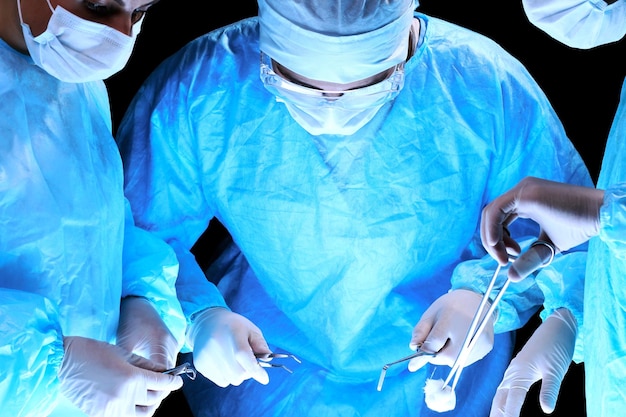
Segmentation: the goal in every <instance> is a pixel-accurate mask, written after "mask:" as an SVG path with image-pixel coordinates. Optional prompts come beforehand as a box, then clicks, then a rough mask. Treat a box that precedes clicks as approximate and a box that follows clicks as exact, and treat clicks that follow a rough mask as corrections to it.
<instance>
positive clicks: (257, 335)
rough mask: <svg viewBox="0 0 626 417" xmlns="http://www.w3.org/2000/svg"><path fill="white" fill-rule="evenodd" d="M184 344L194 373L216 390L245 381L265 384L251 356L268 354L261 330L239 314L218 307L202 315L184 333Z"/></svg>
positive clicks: (261, 369)
mask: <svg viewBox="0 0 626 417" xmlns="http://www.w3.org/2000/svg"><path fill="white" fill-rule="evenodd" d="M187 343H188V344H189V346H190V347H191V348H192V350H193V362H194V366H195V368H196V370H197V371H198V372H200V373H201V374H202V375H204V376H205V377H206V378H208V379H210V380H211V381H213V382H214V383H215V384H216V385H218V386H220V387H227V386H228V385H231V384H232V385H235V386H237V385H240V384H241V383H242V382H243V381H245V380H247V379H249V378H254V379H255V380H257V381H258V382H260V383H261V384H264V385H265V384H267V383H268V382H269V376H268V375H267V372H266V371H265V369H263V368H261V366H260V365H259V364H258V362H257V359H256V358H255V356H254V354H255V353H271V350H270V349H269V347H268V346H267V342H266V341H265V338H264V337H263V334H262V333H261V330H259V328H258V327H256V326H255V325H254V324H252V322H251V321H250V320H248V319H247V318H245V317H243V316H241V315H239V314H236V313H233V312H232V311H229V310H227V309H225V308H219V307H216V308H209V309H207V310H204V311H202V312H201V313H199V314H198V315H197V316H196V317H195V318H194V319H193V322H192V324H191V326H190V328H189V329H188V330H187Z"/></svg>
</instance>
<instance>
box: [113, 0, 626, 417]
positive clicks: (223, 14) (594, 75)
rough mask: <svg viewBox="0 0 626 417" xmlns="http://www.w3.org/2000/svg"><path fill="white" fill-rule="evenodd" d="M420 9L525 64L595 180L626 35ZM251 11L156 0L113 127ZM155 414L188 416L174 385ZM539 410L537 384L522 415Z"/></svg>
mask: <svg viewBox="0 0 626 417" xmlns="http://www.w3.org/2000/svg"><path fill="white" fill-rule="evenodd" d="M218 10H219V11H218ZM418 10H419V11H421V12H423V13H425V14H427V15H431V16H436V17H440V18H442V19H445V20H448V21H450V22H453V23H457V24H459V25H461V26H464V27H467V28H470V29H473V30H475V31H476V32H479V33H482V34H483V35H486V36H488V37H490V38H492V39H494V40H495V41H497V42H498V43H499V44H500V45H501V46H502V47H504V49H506V50H507V51H508V52H510V53H511V54H512V55H513V56H515V57H516V58H518V59H519V60H520V61H521V62H522V63H524V65H525V66H526V67H527V68H528V70H529V71H530V73H531V74H532V75H533V77H534V78H535V79H536V81H537V82H538V83H539V85H540V86H541V87H542V88H543V90H544V91H545V92H546V94H547V96H548V98H549V99H550V101H551V102H552V105H553V106H554V108H555V110H556V112H557V114H558V115H559V116H560V118H561V120H562V122H563V125H564V126H565V130H566V131H567V133H568V135H569V137H570V139H571V140H572V142H573V143H574V145H575V146H576V148H577V149H578V151H579V152H580V153H581V155H582V157H583V159H584V160H585V163H586V164H587V166H588V167H589V171H590V172H591V175H592V177H593V178H594V180H595V179H596V178H597V175H598V173H599V169H600V164H601V160H602V156H603V151H604V145H605V142H606V138H607V136H608V132H609V129H610V126H611V122H612V120H613V116H614V114H615V110H616V108H617V104H618V101H619V94H620V89H621V85H622V82H623V80H624V77H625V76H626V63H625V61H626V60H624V59H622V58H623V57H624V56H626V41H620V42H617V43H614V44H610V45H606V46H602V47H597V48H594V49H592V50H576V49H571V48H568V47H566V46H564V45H563V44H560V43H559V42H557V41H555V40H553V39H552V38H550V37H549V36H548V35H546V34H545V33H543V32H541V31H540V30H538V29H537V28H535V27H534V26H532V25H531V24H530V23H529V22H528V20H527V18H526V16H525V14H524V12H523V9H522V6H521V3H520V2H519V1H513V0H490V1H473V2H472V1H459V0H456V1H449V0H422V1H421V2H420V7H419V9H418ZM256 14H257V6H256V1H255V0H243V1H237V2H233V3H232V4H225V3H221V4H219V5H218V6H216V7H215V8H212V7H211V5H208V4H206V3H205V2H202V1H193V0H177V1H175V0H161V2H160V3H158V4H157V5H155V6H153V8H152V9H151V10H150V12H149V13H148V15H147V16H146V19H145V22H144V25H143V29H142V33H141V34H140V36H139V38H138V41H137V45H136V47H135V52H134V54H133V57H132V58H131V61H130V62H129V64H128V66H127V67H126V68H125V69H124V70H123V71H122V72H120V73H119V74H117V75H115V76H113V77H112V78H110V79H109V80H107V82H106V83H107V86H108V88H109V92H110V97H111V106H112V112H113V125H114V130H115V129H116V127H117V125H118V124H119V121H120V119H121V117H122V115H123V113H124V111H125V109H126V107H127V106H128V104H129V102H130V100H131V99H132V97H133V95H134V94H135V92H136V91H137V89H138V88H139V86H140V85H141V83H142V82H143V80H144V79H145V78H146V77H147V76H148V75H149V74H150V72H151V71H152V70H153V69H154V68H155V67H156V66H157V65H158V64H159V63H160V62H161V61H162V60H163V59H165V58H167V57H168V56H169V55H171V54H172V53H174V52H175V51H176V50H178V49H179V48H180V47H182V46H183V45H184V44H186V43H187V42H188V41H190V40H192V39H194V38H196V37H197V36H200V35H201V34H203V33H206V32H208V31H211V30H213V29H216V28H218V27H221V26H224V25H226V24H229V23H232V22H234V21H237V20H239V19H242V18H246V17H250V16H254V15H256ZM208 244H209V245H211V242H208ZM209 247H210V246H209ZM196 249H198V248H196ZM196 253H197V254H199V253H200V251H197V252H196ZM537 323H538V319H537V318H536V317H535V319H533V320H532V321H531V323H529V324H528V325H527V326H526V327H525V328H524V329H522V330H521V331H520V332H519V336H518V345H522V344H523V342H524V341H525V339H526V338H527V337H528V335H529V334H530V332H532V330H533V328H534V327H535V326H536V325H537ZM583 381H584V372H583V365H572V366H571V367H570V370H569V371H568V374H567V375H566V378H565V380H564V382H563V386H562V389H561V394H560V396H559V400H558V403H557V409H556V410H555V412H554V413H552V416H554V417H559V416H566V415H567V416H572V415H573V416H585V412H584V407H585V398H584V387H583V383H584V382H583ZM566 409H567V411H568V412H567V414H566ZM572 411H573V412H572ZM156 415H157V416H158V417H169V416H177V417H187V416H190V415H191V414H190V413H189V410H188V408H187V406H186V403H185V401H184V398H183V396H182V393H181V392H180V391H178V392H175V393H173V394H172V395H171V396H170V397H168V398H167V399H166V400H165V401H164V403H163V405H162V406H161V408H160V409H159V411H158V412H157V414H156ZM543 415H544V414H543V413H542V411H541V409H540V408H539V406H538V386H537V385H535V386H533V388H532V389H531V392H530V393H529V395H528V397H527V401H526V404H525V405H524V408H523V410H522V416H524V417H535V416H543ZM268 417H274V416H268ZM381 417H382V416H381Z"/></svg>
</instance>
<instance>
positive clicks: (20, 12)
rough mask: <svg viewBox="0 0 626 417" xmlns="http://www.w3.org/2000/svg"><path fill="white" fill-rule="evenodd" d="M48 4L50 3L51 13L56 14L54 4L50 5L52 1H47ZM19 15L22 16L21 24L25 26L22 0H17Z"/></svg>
mask: <svg viewBox="0 0 626 417" xmlns="http://www.w3.org/2000/svg"><path fill="white" fill-rule="evenodd" d="M46 3H48V7H49V8H50V11H51V12H52V13H54V7H52V3H50V0H46ZM17 14H18V15H19V16H20V23H21V24H24V18H23V17H22V2H21V1H20V0H17Z"/></svg>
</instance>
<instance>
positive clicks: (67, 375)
mask: <svg viewBox="0 0 626 417" xmlns="http://www.w3.org/2000/svg"><path fill="white" fill-rule="evenodd" d="M63 347H64V349H65V356H64V358H63V363H62V364H61V369H60V370H59V380H60V390H61V392H62V393H63V395H65V397H66V398H67V399H69V400H70V401H71V402H72V403H74V405H76V406H77V407H78V408H80V409H81V410H82V411H83V412H85V413H86V414H87V415H89V416H90V417H100V416H102V417H111V416H141V417H143V416H151V415H153V414H154V412H155V411H156V409H157V407H158V406H159V404H160V403H161V400H162V398H163V397H162V393H163V392H171V391H174V390H177V389H179V388H180V387H182V385H183V380H182V379H181V377H179V376H173V375H166V374H162V373H160V372H158V371H159V370H160V369H158V370H157V372H153V371H152V370H156V368H160V367H157V366H156V365H155V364H154V363H152V362H150V361H149V360H148V359H145V358H142V357H140V356H137V355H134V354H132V353H130V352H128V351H126V350H124V349H122V348H121V347H119V346H115V345H111V344H108V343H105V342H100V341H97V340H93V339H87V338H84V337H78V336H70V337H65V338H63Z"/></svg>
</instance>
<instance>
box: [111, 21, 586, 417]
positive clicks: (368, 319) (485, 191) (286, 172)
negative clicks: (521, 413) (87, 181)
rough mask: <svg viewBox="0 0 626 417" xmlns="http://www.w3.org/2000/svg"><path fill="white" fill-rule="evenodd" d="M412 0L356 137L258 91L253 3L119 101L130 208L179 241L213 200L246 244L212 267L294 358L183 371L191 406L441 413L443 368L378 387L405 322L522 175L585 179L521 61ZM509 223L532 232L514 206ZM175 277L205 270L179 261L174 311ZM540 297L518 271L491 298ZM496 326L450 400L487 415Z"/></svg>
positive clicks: (192, 231) (401, 370)
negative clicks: (514, 287) (401, 54)
mask: <svg viewBox="0 0 626 417" xmlns="http://www.w3.org/2000/svg"><path fill="white" fill-rule="evenodd" d="M419 16H420V18H421V19H422V20H421V27H422V29H423V31H424V33H423V34H422V38H423V42H422V43H421V45H420V46H419V48H418V50H417V51H416V54H415V55H414V56H413V57H412V58H411V59H410V60H409V61H408V62H407V63H406V66H405V70H406V85H405V88H404V89H403V90H402V91H401V92H400V94H399V95H398V96H397V97H396V99H395V100H394V101H392V102H390V103H387V104H386V105H385V106H384V107H383V108H381V110H380V111H379V112H378V114H377V115H376V116H375V117H374V118H373V119H372V121H370V122H369V123H368V124H366V125H365V126H364V127H362V128H361V129H360V130H359V131H358V132H357V133H356V134H354V135H352V136H348V137H339V136H332V135H321V136H311V135H310V134H308V133H307V132H306V131H305V130H304V129H302V128H301V127H300V126H299V125H298V123H296V122H295V121H294V120H293V119H292V118H291V117H290V115H289V113H288V111H287V109H286V108H285V106H284V104H283V103H280V102H277V101H276V100H275V98H274V97H273V96H272V95H270V93H269V92H268V91H267V90H266V89H265V88H264V86H263V84H262V82H261V81H260V79H259V43H258V36H259V25H258V20H257V18H250V19H245V20H243V21H240V22H237V23H234V24H232V25H229V26H227V27H225V28H222V29H219V30H216V31H213V32H211V33H208V34H206V35H204V36H201V37H200V38H198V39H196V40H194V41H192V42H191V43H189V44H188V45H187V46H186V47H184V48H183V49H182V50H181V51H180V52H178V53H176V54H174V55H173V56H172V57H171V58H170V59H168V60H166V61H165V62H164V63H162V64H161V65H160V66H159V68H158V69H157V70H156V71H155V72H154V73H153V74H152V75H151V76H150V77H149V78H148V80H147V81H146V82H145V84H144V85H143V86H142V87H141V89H140V91H139V92H138V94H137V96H136V97H135V99H134V100H133V102H132V103H131V105H130V107H129V109H128V112H127V114H126V116H125V118H124V120H123V121H122V123H121V125H120V129H119V131H118V133H119V136H118V143H119V145H120V150H121V153H122V155H123V161H124V165H125V175H126V176H125V184H126V192H127V197H128V198H129V199H130V201H131V204H132V207H133V210H134V214H135V220H136V222H137V224H138V225H139V226H141V227H144V228H146V229H148V230H150V231H152V232H154V233H156V234H157V235H159V236H160V237H162V238H163V239H165V240H166V241H168V242H170V243H171V244H172V245H173V246H174V247H175V248H176V250H177V251H178V252H177V253H178V254H179V256H181V257H187V258H188V257H189V256H190V255H189V249H190V248H191V247H192V246H193V245H194V243H195V242H196V241H197V239H198V238H199V237H200V235H201V234H202V233H203V232H204V230H205V229H206V227H207V225H208V223H209V221H210V220H211V219H212V218H213V217H214V216H215V217H216V218H217V219H218V220H219V221H220V222H221V223H222V224H223V225H224V226H225V227H226V229H228V230H229V232H230V233H231V235H232V237H233V241H234V244H235V245H236V247H237V248H238V249H237V250H240V251H241V254H245V257H244V256H243V255H241V256H234V257H233V259H232V260H225V261H223V262H224V265H226V267H225V268H226V269H225V271H227V273H226V272H224V271H220V272H217V273H215V271H213V272H211V271H209V279H211V280H215V281H218V280H219V288H220V289H221V290H222V293H223V294H224V297H225V300H226V302H227V303H228V305H229V306H230V308H231V309H232V310H233V311H235V312H237V313H240V314H242V315H244V316H246V317H247V318H249V319H250V320H251V321H252V322H253V323H255V324H256V325H257V326H258V327H259V328H260V329H261V330H262V331H263V334H264V336H265V337H266V340H267V341H268V343H269V344H270V347H272V348H273V349H274V350H275V351H288V352H291V353H293V354H294V355H296V356H297V357H298V358H300V359H301V360H302V362H303V363H302V364H301V365H297V366H294V367H293V369H294V373H293V374H288V373H286V372H284V371H282V370H280V369H276V370H270V372H271V373H270V382H269V384H268V385H267V386H261V385H260V384H257V383H254V381H247V382H245V383H244V384H242V385H241V386H239V387H231V388H226V389H222V388H217V387H216V386H214V385H211V384H210V383H209V382H208V381H205V380H202V379H201V378H200V379H196V381H194V382H193V384H187V385H186V386H185V388H184V389H185V390H186V392H185V394H186V397H187V399H188V401H189V402H190V404H191V406H192V409H193V410H194V413H195V415H196V417H198V416H208V415H211V416H229V417H237V416H270V415H272V416H274V415H281V416H296V415H316V416H342V417H345V416H380V415H387V416H395V415H397V416H403V417H406V416H426V415H439V414H437V413H435V412H433V411H431V410H429V409H428V408H427V407H425V406H424V404H423V398H424V397H423V395H424V394H423V391H422V388H423V387H424V383H425V380H426V378H429V377H432V375H433V371H434V372H435V373H434V375H435V376H434V378H442V379H443V378H445V377H446V376H447V374H448V373H449V371H450V369H449V368H447V367H437V368H432V367H425V368H423V370H420V371H418V372H416V373H409V372H408V371H407V368H406V365H399V366H397V367H391V368H390V369H389V373H388V374H387V379H386V380H385V386H384V388H383V390H382V391H381V392H377V391H376V384H377V381H378V377H379V374H380V371H381V368H382V366H383V365H384V364H385V363H388V362H391V361H394V360H397V359H399V358H401V357H404V356H406V355H408V354H409V353H410V352H411V351H410V350H409V348H408V344H409V342H410V339H411V332H412V330H413V327H414V325H415V324H416V323H417V322H418V320H419V318H420V317H421V315H422V313H423V312H424V311H425V310H426V308H427V307H428V306H429V305H430V304H431V303H432V302H433V301H434V300H435V299H437V298H438V297H439V296H441V295H442V294H444V293H445V292H447V291H448V290H450V288H451V279H452V275H453V271H454V270H455V267H457V265H459V264H460V263H462V262H464V261H468V260H473V259H478V258H481V257H483V256H486V253H485V251H484V249H483V247H482V244H481V242H480V234H479V224H480V214H481V210H482V208H483V207H484V206H485V205H486V203H487V202H489V201H491V200H493V199H494V198H495V197H496V196H498V195H500V194H502V193H503V192H504V191H506V190H508V189H510V188H511V187H512V186H513V185H515V184H516V183H517V182H519V181H520V180H521V179H522V178H523V177H525V176H527V175H534V176H538V177H542V178H547V179H552V180H555V181H562V182H571V183H575V184H579V185H586V186H591V185H592V182H591V178H590V176H589V174H588V172H587V169H586V168H585V166H584V164H583V162H582V159H581V158H580V156H579V155H578V154H577V152H576V151H575V149H574V147H573V146H572V144H571V142H570V141H569V140H568V139H567V138H566V135H565V133H564V130H563V126H562V125H561V123H560V122H559V120H558V119H557V117H556V115H555V113H554V111H553V109H552V108H551V106H550V104H549V103H548V101H547V99H546V97H545V95H544V94H543V93H542V92H541V91H540V89H539V87H538V86H537V85H536V83H535V82H534V81H533V79H532V78H531V77H530V76H529V74H528V72H527V71H526V70H525V69H524V68H523V67H522V66H521V64H520V63H519V62H518V61H517V60H515V59H514V58H513V57H511V56H510V55H509V54H507V53H506V52H505V51H503V50H502V49H501V48H500V47H499V46H497V45H496V44H495V43H494V42H492V41H490V40H488V39H486V38H485V37H483V36H481V35H479V34H476V33H473V32H471V31H468V30H466V29H463V28H460V27H458V26H455V25H453V24H450V23H446V22H444V21H441V20H439V19H436V18H430V17H426V16H423V15H419ZM512 233H513V236H515V237H516V238H520V239H521V237H522V236H523V235H533V236H536V235H537V233H538V230H537V227H536V226H533V225H531V223H530V222H526V221H523V220H519V221H517V222H515V223H514V224H513V225H512ZM224 256H226V255H224ZM492 263H493V264H494V268H495V262H493V261H492ZM248 264H249V266H248ZM190 267H191V268H192V269H189V268H190ZM582 273H584V265H581V266H580V272H579V274H581V275H582ZM455 274H456V272H455ZM492 274H493V270H487V271H483V272H482V274H481V275H480V276H463V275H454V282H455V286H458V287H463V286H466V287H469V288H472V287H480V288H478V290H480V291H484V289H485V288H486V285H487V282H488V281H489V279H490V278H491V275H492ZM220 279H221V280H220ZM529 279H531V280H532V278H529ZM526 284H532V281H529V283H526ZM187 285H191V287H192V288H194V290H197V289H198V288H199V287H200V286H201V285H208V281H207V280H206V278H205V277H204V276H202V275H201V274H200V273H199V271H198V266H197V265H193V266H191V265H190V264H188V265H186V267H184V266H183V264H182V263H181V269H180V271H179V277H178V280H177V284H176V287H177V291H178V294H179V298H180V299H181V303H182V304H183V308H184V309H185V312H186V314H187V315H189V314H191V313H193V311H194V310H197V308H199V307H201V306H200V305H199V304H198V299H197V297H198V294H196V293H194V291H189V290H188V289H187ZM189 300H192V302H189ZM529 300H530V301H529ZM520 302H522V304H523V305H521V306H520V307H519V308H517V307H516V305H518V304H519V303H520ZM542 302H543V296H542V294H541V291H540V289H539V288H538V287H537V286H536V285H529V288H528V289H527V290H526V291H524V292H523V295H521V294H517V296H516V297H513V298H512V299H511V298H507V297H506V296H505V297H504V300H503V301H502V303H503V306H505V304H508V305H509V306H510V308H503V309H502V311H508V312H510V315H512V316H514V317H505V316H506V314H500V315H499V319H498V320H499V321H500V320H502V323H516V326H519V325H522V324H523V323H525V321H526V320H527V319H528V316H529V315H530V314H533V313H534V312H536V311H537V309H538V308H539V306H540V305H541V303H542ZM526 303H530V304H531V305H530V306H527V308H526ZM533 305H534V308H533ZM499 330H500V332H501V333H500V334H499V335H497V337H496V342H495V346H494V349H493V351H492V352H491V353H489V354H488V355H487V356H486V357H485V358H484V360H481V361H479V362H477V363H476V364H473V365H471V366H470V367H468V368H467V369H466V370H464V372H463V375H462V376H461V380H460V382H459V385H458V386H457V408H456V409H455V411H454V412H451V413H450V414H449V415H458V416H485V415H488V414H489V408H490V406H491V400H492V398H493V395H494V393H495V391H496V388H497V385H498V383H499V382H500V380H501V378H502V375H503V373H504V370H505V368H506V365H507V364H508V362H509V360H510V355H511V351H512V348H513V335H512V334H511V333H510V332H509V331H510V330H513V328H511V327H510V326H506V327H499Z"/></svg>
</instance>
